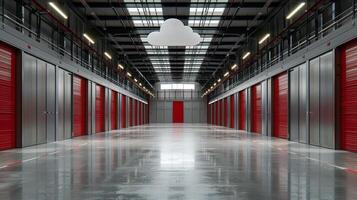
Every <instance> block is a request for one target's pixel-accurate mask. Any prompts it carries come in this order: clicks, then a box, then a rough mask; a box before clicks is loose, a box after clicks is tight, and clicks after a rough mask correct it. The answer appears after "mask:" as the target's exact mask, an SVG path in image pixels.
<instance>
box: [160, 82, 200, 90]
mask: <svg viewBox="0 0 357 200" xmlns="http://www.w3.org/2000/svg"><path fill="white" fill-rule="evenodd" d="M160 89H161V90H194V89H195V84H194V83H161V84H160Z"/></svg>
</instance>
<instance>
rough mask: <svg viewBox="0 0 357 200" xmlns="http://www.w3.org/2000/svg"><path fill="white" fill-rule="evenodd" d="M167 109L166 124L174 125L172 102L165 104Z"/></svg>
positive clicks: (165, 109)
mask: <svg viewBox="0 0 357 200" xmlns="http://www.w3.org/2000/svg"><path fill="white" fill-rule="evenodd" d="M164 105H165V108H164V111H165V118H164V121H165V123H172V101H166V102H164Z"/></svg>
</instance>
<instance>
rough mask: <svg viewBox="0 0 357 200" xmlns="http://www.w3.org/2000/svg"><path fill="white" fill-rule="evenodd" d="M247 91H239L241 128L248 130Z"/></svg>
mask: <svg viewBox="0 0 357 200" xmlns="http://www.w3.org/2000/svg"><path fill="white" fill-rule="evenodd" d="M245 100H246V99H245V91H244V90H242V91H240V92H239V129H240V130H246V127H245V125H246V123H245V122H246V106H245V104H246V103H245Z"/></svg>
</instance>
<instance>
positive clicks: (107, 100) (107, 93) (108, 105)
mask: <svg viewBox="0 0 357 200" xmlns="http://www.w3.org/2000/svg"><path fill="white" fill-rule="evenodd" d="M104 89H105V93H104V94H105V97H104V99H105V105H104V110H105V115H104V122H105V130H106V131H109V130H111V122H112V120H111V119H112V118H111V116H110V110H111V104H112V100H111V98H112V95H111V91H110V90H109V89H108V88H104Z"/></svg>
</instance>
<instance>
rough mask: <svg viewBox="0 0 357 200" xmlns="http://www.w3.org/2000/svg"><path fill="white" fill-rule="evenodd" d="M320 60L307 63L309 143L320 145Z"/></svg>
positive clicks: (316, 59)
mask: <svg viewBox="0 0 357 200" xmlns="http://www.w3.org/2000/svg"><path fill="white" fill-rule="evenodd" d="M319 60H320V58H319V57H317V58H315V59H313V60H310V62H309V71H310V72H309V84H310V90H309V110H310V112H309V114H310V116H309V120H310V122H309V137H310V141H309V143H310V144H312V145H316V146H318V145H320V70H319V68H320V62H319Z"/></svg>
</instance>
